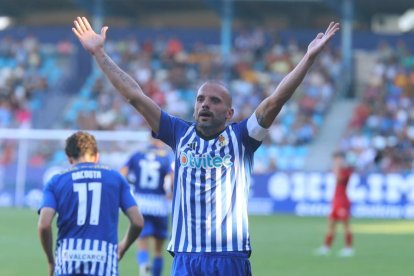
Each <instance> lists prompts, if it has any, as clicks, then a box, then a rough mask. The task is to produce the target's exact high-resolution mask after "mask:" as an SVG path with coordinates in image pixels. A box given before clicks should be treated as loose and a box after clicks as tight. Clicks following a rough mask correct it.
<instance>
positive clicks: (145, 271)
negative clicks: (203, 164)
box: [121, 139, 173, 276]
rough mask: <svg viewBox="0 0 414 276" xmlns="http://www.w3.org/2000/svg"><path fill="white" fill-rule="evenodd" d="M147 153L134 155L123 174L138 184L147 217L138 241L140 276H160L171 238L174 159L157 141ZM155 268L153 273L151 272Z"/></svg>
mask: <svg viewBox="0 0 414 276" xmlns="http://www.w3.org/2000/svg"><path fill="white" fill-rule="evenodd" d="M151 141H152V143H151V146H150V147H149V148H148V149H147V150H145V151H138V152H136V153H134V154H133V155H132V156H131V157H130V158H129V160H128V161H127V163H126V164H125V166H124V167H122V168H121V174H122V175H124V176H126V177H127V178H128V179H131V182H133V183H134V188H135V197H136V199H137V202H138V205H139V208H140V210H141V212H142V214H143V216H144V220H145V226H144V229H142V232H141V235H140V237H139V239H138V253H137V262H138V264H139V267H140V270H139V272H140V273H139V275H141V276H145V275H149V274H150V273H149V272H150V270H152V275H153V276H160V275H161V273H162V268H163V263H164V260H163V252H162V250H163V246H164V241H165V239H166V238H167V236H168V215H169V213H170V210H171V204H170V202H169V200H168V199H167V197H169V196H170V194H171V185H172V176H173V175H172V162H173V160H172V157H171V154H170V151H168V150H167V149H166V148H165V145H164V144H163V143H162V142H161V141H160V140H157V139H152V140H151ZM150 238H154V260H153V262H152V266H151V265H150V254H149V242H150ZM150 267H152V269H150Z"/></svg>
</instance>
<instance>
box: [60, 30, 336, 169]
mask: <svg viewBox="0 0 414 276" xmlns="http://www.w3.org/2000/svg"><path fill="white" fill-rule="evenodd" d="M234 44H235V45H234V48H233V49H232V52H231V56H230V58H229V64H223V60H222V57H221V54H220V48H219V47H218V46H217V45H204V44H202V43H199V42H196V43H194V44H193V45H190V46H189V47H185V46H184V45H183V43H182V42H181V41H180V40H179V39H178V38H176V37H172V38H169V39H167V38H164V37H161V36H160V37H157V38H156V39H154V40H152V41H138V40H137V39H135V38H129V39H126V40H121V41H109V42H108V43H107V45H106V49H107V51H108V54H109V55H110V56H111V57H113V59H114V61H115V62H116V63H117V64H119V65H120V66H121V68H124V69H126V71H127V72H128V73H129V74H130V75H132V76H134V78H135V79H136V80H137V81H138V82H139V84H140V86H141V87H142V88H143V90H144V91H145V92H146V93H147V94H148V95H149V96H150V97H151V98H152V99H154V100H155V101H156V102H157V103H158V104H159V105H160V106H161V107H162V108H163V109H165V110H166V111H168V112H169V113H170V114H173V115H176V116H178V117H181V118H186V119H188V120H192V112H193V104H194V103H193V102H192V99H193V98H194V94H195V93H196V92H197V91H196V90H197V89H198V87H199V86H200V84H201V83H203V82H204V81H206V80H212V79H216V80H223V81H224V82H226V83H227V84H228V86H229V87H230V90H231V92H232V93H233V99H234V102H233V105H234V106H235V116H234V120H235V121H240V120H241V119H243V118H246V117H247V116H249V115H250V114H251V113H252V112H253V111H254V110H253V107H254V106H257V103H258V102H259V101H261V100H262V99H263V98H264V97H265V96H266V95H268V94H269V93H271V92H272V91H273V90H274V89H275V87H276V85H277V84H278V83H279V82H280V80H281V79H282V78H283V77H284V76H285V75H286V74H287V73H288V72H289V71H290V70H291V69H292V68H293V66H294V65H295V64H296V63H297V62H298V61H299V58H300V57H302V56H303V54H304V50H303V49H301V48H300V47H299V46H298V45H297V44H296V43H295V42H294V41H291V42H290V43H289V45H286V46H284V45H282V44H281V43H278V41H277V39H275V38H274V37H271V36H270V35H269V34H268V33H265V32H263V30H261V29H255V30H253V31H249V32H247V31H246V32H240V34H239V35H238V36H237V37H235V42H234ZM339 74H340V59H339V57H338V55H337V54H336V53H335V52H334V51H327V52H325V53H323V54H322V56H321V58H320V59H319V62H318V63H317V64H316V66H314V68H313V70H312V72H311V73H310V74H309V77H308V78H307V79H306V80H305V82H304V85H302V86H301V87H300V88H299V89H300V90H301V92H300V93H297V94H298V96H297V97H296V98H295V99H294V100H292V101H290V102H289V104H288V105H287V106H286V107H285V108H284V109H283V111H282V113H281V115H280V116H279V117H278V119H277V121H276V122H275V123H274V124H273V126H272V127H271V129H270V135H269V137H268V139H267V140H266V141H265V144H264V146H263V147H261V148H260V150H259V152H258V153H257V155H256V165H255V170H256V171H257V172H266V171H271V170H274V169H276V168H278V169H284V170H294V169H300V168H301V167H303V163H304V161H305V158H306V155H307V152H308V145H309V143H310V142H311V141H312V140H313V139H314V137H315V135H316V134H317V132H318V129H319V127H320V126H321V124H322V123H323V120H324V114H325V113H326V111H327V110H328V109H329V106H330V104H331V102H332V99H333V96H334V90H335V88H334V87H335V84H336V82H337V81H338V78H339ZM88 81H89V82H87V85H86V86H85V87H84V89H83V91H82V92H81V93H80V95H79V97H78V99H76V100H74V102H73V104H72V105H71V106H70V107H69V109H68V110H67V115H66V117H65V118H66V121H65V123H66V127H70V128H81V129H100V130H120V129H121V130H125V129H128V130H130V129H131V130H134V129H142V128H144V124H145V122H144V121H143V119H142V118H141V117H140V116H135V115H134V114H135V111H134V110H132V108H131V107H129V106H128V105H127V104H126V103H125V101H124V100H123V99H122V98H120V97H119V96H118V95H117V93H115V92H114V91H113V87H112V86H111V85H110V84H109V82H108V81H107V80H106V78H104V77H102V76H100V75H94V74H92V75H91V76H90V79H89V80H88ZM269 152H271V153H272V154H268V153H269ZM273 153H274V154H273ZM263 155H266V158H261V157H263Z"/></svg>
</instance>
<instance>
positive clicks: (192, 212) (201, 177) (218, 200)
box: [72, 17, 339, 275]
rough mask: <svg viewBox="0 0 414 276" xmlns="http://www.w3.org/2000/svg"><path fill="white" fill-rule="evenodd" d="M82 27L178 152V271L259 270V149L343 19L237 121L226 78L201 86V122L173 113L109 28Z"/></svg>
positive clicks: (115, 80)
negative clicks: (254, 187) (120, 53)
mask: <svg viewBox="0 0 414 276" xmlns="http://www.w3.org/2000/svg"><path fill="white" fill-rule="evenodd" d="M74 25H75V27H74V28H73V29H72V30H73V32H74V33H75V35H76V36H77V37H78V38H79V40H80V42H81V43H82V45H83V46H84V48H85V49H86V50H88V51H89V52H90V53H91V54H92V55H93V56H94V58H95V60H96V62H97V63H98V65H99V66H100V68H101V70H102V71H103V72H104V74H105V75H106V76H107V77H108V78H109V80H110V81H111V83H112V84H113V85H114V87H115V88H116V89H117V90H118V91H119V93H120V94H121V95H123V96H124V97H125V99H126V100H127V101H128V102H129V103H130V104H131V105H132V106H133V107H134V108H135V109H136V110H137V111H138V112H139V113H140V114H141V115H142V116H143V117H144V118H145V120H146V121H147V123H148V124H149V126H150V127H151V130H152V132H153V135H154V137H156V138H159V139H160V140H162V141H164V142H165V143H166V144H168V145H169V146H170V147H171V148H172V149H173V150H174V153H175V174H174V190H173V203H172V235H171V240H170V243H169V245H168V251H169V252H171V254H172V255H173V256H174V261H173V266H172V271H171V275H251V269H250V262H249V259H248V258H249V256H250V253H251V246H250V236H249V231H248V218H247V201H248V192H249V185H250V178H251V173H252V167H253V154H254V152H255V151H256V149H257V148H258V147H259V146H260V144H261V141H262V140H263V139H264V137H265V135H266V134H267V129H268V128H269V127H270V126H271V124H272V123H273V121H274V119H275V118H276V116H277V114H278V113H279V112H280V110H281V109H282V107H283V105H284V104H285V103H286V101H287V100H288V99H289V98H290V97H291V96H292V95H293V93H294V92H295V90H296V88H297V87H298V86H299V84H300V83H301V82H302V81H303V79H304V77H305V75H306V73H307V72H308V70H309V69H310V67H311V65H312V64H313V62H314V60H315V58H316V57H317V55H318V54H319V53H320V52H321V51H322V49H323V47H324V46H325V45H326V44H327V42H328V41H329V40H330V39H331V38H332V37H333V36H334V34H335V33H336V32H337V31H338V30H339V24H338V23H334V22H332V23H330V24H329V26H328V28H327V30H326V31H325V33H319V34H318V35H317V36H316V38H315V39H314V40H313V41H312V42H311V43H310V44H309V46H308V50H307V53H306V54H305V56H304V57H303V58H302V60H301V61H300V62H299V63H298V64H297V65H296V67H295V68H294V69H293V71H292V72H290V73H289V74H288V75H287V76H286V77H285V78H284V79H283V80H282V81H281V82H280V84H279V85H278V86H277V88H276V89H275V91H274V92H273V93H272V94H271V95H269V96H268V97H267V98H266V99H264V100H263V101H262V102H261V103H260V104H259V106H258V107H257V109H256V110H255V112H254V113H253V114H252V115H251V116H250V117H249V118H247V119H245V120H243V121H241V122H239V123H231V124H230V121H231V119H232V116H233V113H234V110H233V108H232V98H231V95H230V92H229V91H228V90H227V88H226V87H225V86H224V85H223V84H221V83H218V82H206V83H204V84H203V85H202V86H201V87H200V88H199V90H198V92H197V96H196V102H195V105H194V118H195V120H196V122H195V123H193V122H187V121H184V120H181V119H179V118H176V117H173V116H170V115H169V114H167V113H166V112H164V111H162V110H161V109H160V107H159V106H158V105H157V104H156V103H155V102H154V101H153V100H152V99H150V98H149V97H148V96H147V95H146V94H145V93H144V92H143V91H142V90H141V87H140V86H139V85H138V84H137V82H136V81H134V79H133V78H131V77H130V76H129V75H128V74H126V73H125V72H124V71H122V70H121V69H120V68H119V67H118V66H117V65H116V64H115V63H114V62H113V61H112V59H111V58H110V57H109V56H108V55H107V54H106V53H105V50H104V48H103V44H104V41H105V37H106V31H107V29H108V27H103V28H102V30H101V33H100V34H96V33H95V32H94V31H93V30H92V28H91V26H90V24H89V23H88V21H87V20H86V18H84V17H83V18H80V17H78V18H77V19H76V20H75V21H74Z"/></svg>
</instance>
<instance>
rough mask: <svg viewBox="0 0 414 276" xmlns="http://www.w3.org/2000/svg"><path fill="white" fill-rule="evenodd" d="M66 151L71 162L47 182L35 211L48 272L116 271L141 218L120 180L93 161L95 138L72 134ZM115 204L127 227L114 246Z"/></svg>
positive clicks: (129, 192) (84, 133)
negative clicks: (54, 230) (54, 229)
mask: <svg viewBox="0 0 414 276" xmlns="http://www.w3.org/2000/svg"><path fill="white" fill-rule="evenodd" d="M65 152H66V155H67V157H68V159H69V162H70V164H72V165H73V166H72V167H71V168H70V169H68V170H66V171H64V172H62V173H60V174H57V175H55V176H54V177H53V178H52V179H51V180H50V181H49V182H48V183H47V185H46V187H45V189H44V192H43V202H42V205H41V208H40V210H39V213H40V216H39V222H38V232H39V238H40V242H41V244H42V247H43V250H44V252H45V254H46V257H47V260H48V264H49V275H118V260H120V259H121V258H122V256H123V255H124V254H125V252H126V250H127V249H128V248H129V246H130V245H131V244H132V243H133V242H134V241H135V240H136V238H137V237H138V236H139V233H140V232H141V230H142V227H143V225H144V219H143V217H142V215H141V213H140V211H139V209H138V206H137V204H136V202H135V199H134V197H133V196H132V194H131V190H130V188H129V185H128V183H127V182H126V181H125V178H124V177H122V175H121V174H119V173H118V172H117V171H115V170H111V169H109V168H107V167H104V166H101V165H98V164H97V162H98V158H99V153H98V148H97V145H96V140H95V137H94V136H92V135H90V134H88V133H86V132H82V131H78V132H76V133H75V134H73V135H71V136H70V137H69V138H67V140H66V146H65ZM119 208H121V209H122V211H123V212H124V213H125V214H126V216H127V217H128V219H129V222H130V225H129V228H128V231H127V233H126V234H125V236H124V238H123V239H122V241H121V242H120V243H119V244H118V217H119ZM56 213H58V218H57V227H58V238H57V242H56V249H55V253H54V254H53V249H52V248H53V245H52V243H53V242H52V227H51V225H52V221H53V218H54V216H55V214H56ZM55 260H56V261H55ZM54 273H55V274H54Z"/></svg>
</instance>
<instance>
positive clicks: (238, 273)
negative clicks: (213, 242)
mask: <svg viewBox="0 0 414 276" xmlns="http://www.w3.org/2000/svg"><path fill="white" fill-rule="evenodd" d="M171 275H174V276H194V275H197V276H251V275H252V271H251V266H250V261H249V253H248V252H214V253H175V254H174V260H173V264H172V269H171Z"/></svg>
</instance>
